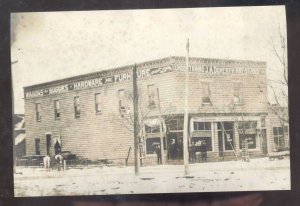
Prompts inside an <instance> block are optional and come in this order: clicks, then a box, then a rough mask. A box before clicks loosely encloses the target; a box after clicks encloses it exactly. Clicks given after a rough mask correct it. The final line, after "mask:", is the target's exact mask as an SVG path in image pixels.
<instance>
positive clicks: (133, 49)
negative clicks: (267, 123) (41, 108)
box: [11, 6, 286, 113]
mask: <svg viewBox="0 0 300 206" xmlns="http://www.w3.org/2000/svg"><path fill="white" fill-rule="evenodd" d="M279 31H280V32H281V33H282V35H283V36H284V37H285V39H286V14H285V7H284V6H264V7H253V6H252V7H226V8H225V7H224V8H192V9H189V8H186V9H152V10H111V11H71V12H70V11H68V12H32V13H13V14H11V61H12V62H13V63H12V78H13V90H14V113H24V100H23V97H24V94H23V87H24V86H29V85H34V84H38V83H43V82H48V81H52V80H57V79H63V78H67V77H71V76H76V75H80V74H86V73H90V72H96V71H101V70H104V69H110V68H115V67H118V66H125V65H129V64H134V63H139V62H143V61H148V60H154V59H160V58H163V57H168V56H185V55H186V51H185V45H186V41H187V39H189V41H190V56H193V57H204V58H221V59H241V60H254V61H266V62H267V77H268V79H272V80H275V79H282V73H281V71H282V70H281V64H280V62H279V61H278V59H277V58H276V56H275V54H274V52H273V50H272V43H271V42H272V41H271V40H272V39H273V42H274V44H275V46H277V47H278V46H279V44H278V42H279ZM269 93H270V92H269ZM270 98H272V97H270Z"/></svg>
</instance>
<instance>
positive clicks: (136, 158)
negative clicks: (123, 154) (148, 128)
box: [132, 64, 140, 175]
mask: <svg viewBox="0 0 300 206" xmlns="http://www.w3.org/2000/svg"><path fill="white" fill-rule="evenodd" d="M132 80H133V81H132V82H133V111H134V129H133V130H134V132H133V138H134V171H135V175H139V173H140V165H139V163H140V161H139V114H138V101H139V97H138V89H137V73H136V64H135V65H134V67H133V74H132Z"/></svg>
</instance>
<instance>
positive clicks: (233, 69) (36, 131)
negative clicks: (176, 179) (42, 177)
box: [24, 57, 271, 164]
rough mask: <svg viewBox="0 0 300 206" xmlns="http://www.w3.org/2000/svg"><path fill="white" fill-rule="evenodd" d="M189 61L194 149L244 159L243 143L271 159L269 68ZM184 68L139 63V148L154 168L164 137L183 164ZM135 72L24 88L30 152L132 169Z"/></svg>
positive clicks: (177, 61) (211, 156)
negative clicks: (123, 162)
mask: <svg viewBox="0 0 300 206" xmlns="http://www.w3.org/2000/svg"><path fill="white" fill-rule="evenodd" d="M189 62H190V64H189V65H190V66H189V71H188V75H189V82H188V91H189V92H188V94H189V95H188V102H189V106H188V110H189V144H190V145H191V144H196V145H197V144H198V143H199V142H205V143H206V146H207V150H208V152H207V154H208V161H222V160H228V159H234V158H235V157H239V156H240V152H241V150H242V145H243V144H242V142H243V141H244V140H245V139H246V140H247V145H248V148H249V153H250V156H261V155H264V154H267V153H268V151H269V150H271V147H270V146H269V145H268V142H270V141H269V136H268V135H269V134H268V133H269V132H268V131H269V130H270V129H269V128H268V124H266V122H265V121H266V118H267V116H268V100H267V78H266V63H265V62H256V61H238V60H221V59H205V58H190V59H189ZM185 65H186V60H185V58H184V57H168V58H163V59H159V60H154V61H149V62H144V63H140V64H137V77H138V79H137V82H138V91H139V110H140V122H141V127H142V128H141V130H140V137H141V138H140V148H141V155H142V157H143V160H144V161H145V162H149V164H150V163H151V161H152V160H153V161H154V160H155V158H156V155H155V151H154V147H153V145H155V144H158V143H159V142H160V138H161V136H163V140H164V141H163V148H164V154H165V158H166V159H170V158H172V159H174V158H175V159H179V160H180V159H182V153H183V146H182V141H183V114H184V95H185V75H186V74H185V73H186V72H185V71H186V66H185ZM132 70H133V65H131V66H125V67H120V68H115V69H111V70H106V71H100V72H96V73H91V74H86V75H81V76H76V77H72V78H67V79H62V80H57V81H53V82H47V83H43V84H39V85H33V86H28V87H25V88H24V95H25V96H24V99H25V118H26V133H27V134H26V150H27V154H28V155H30V154H49V155H53V154H55V153H57V152H58V151H60V150H63V151H71V152H72V153H74V154H76V155H77V156H78V157H82V158H88V159H90V160H98V159H106V158H107V159H124V158H126V157H128V158H129V163H132V162H133V159H134V158H133V127H132V124H131V122H130V121H131V117H132V116H131V114H132V113H133V107H132V101H131V100H132V98H131V97H132V95H131V94H132ZM160 120H162V124H160ZM158 122H159V123H158ZM160 125H162V127H160ZM171 150H172V151H171Z"/></svg>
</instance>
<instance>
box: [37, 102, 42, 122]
mask: <svg viewBox="0 0 300 206" xmlns="http://www.w3.org/2000/svg"><path fill="white" fill-rule="evenodd" d="M41 110H42V109H41V103H36V104H35V113H36V121H37V122H40V121H41V120H42V116H41Z"/></svg>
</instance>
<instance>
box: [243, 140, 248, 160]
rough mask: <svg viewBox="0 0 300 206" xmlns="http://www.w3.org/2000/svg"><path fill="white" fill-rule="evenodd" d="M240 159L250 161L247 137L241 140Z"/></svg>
mask: <svg viewBox="0 0 300 206" xmlns="http://www.w3.org/2000/svg"><path fill="white" fill-rule="evenodd" d="M242 161H243V162H250V158H249V149H248V141H247V139H245V140H243V142H242Z"/></svg>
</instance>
